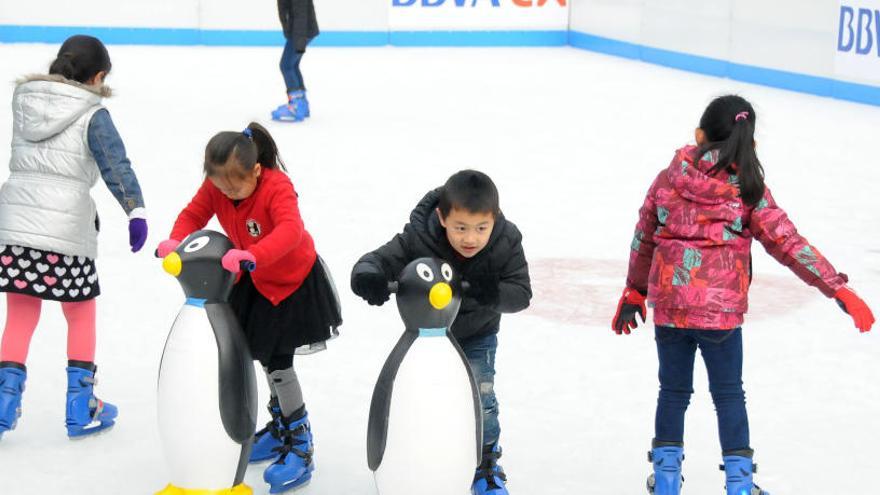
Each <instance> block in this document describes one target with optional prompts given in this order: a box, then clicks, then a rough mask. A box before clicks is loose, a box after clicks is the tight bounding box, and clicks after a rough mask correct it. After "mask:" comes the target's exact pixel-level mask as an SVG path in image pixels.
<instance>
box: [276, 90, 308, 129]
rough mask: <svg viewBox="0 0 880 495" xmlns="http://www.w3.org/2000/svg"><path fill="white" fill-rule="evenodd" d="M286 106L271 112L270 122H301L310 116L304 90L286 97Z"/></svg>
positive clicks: (293, 92)
mask: <svg viewBox="0 0 880 495" xmlns="http://www.w3.org/2000/svg"><path fill="white" fill-rule="evenodd" d="M287 97H288V102H287V104H286V105H281V106H279V107H278V108H276V109H275V110H273V111H272V120H276V121H279V122H302V121H303V120H305V119H306V118H308V117H309V116H310V115H311V111H310V110H309V100H307V99H306V92H305V91H304V90H300V91H292V92H290V93H289V94H288V95H287Z"/></svg>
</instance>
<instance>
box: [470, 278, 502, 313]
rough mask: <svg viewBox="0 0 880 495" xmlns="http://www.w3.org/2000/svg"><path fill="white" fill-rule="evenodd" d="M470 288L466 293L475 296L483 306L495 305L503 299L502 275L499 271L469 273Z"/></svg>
mask: <svg viewBox="0 0 880 495" xmlns="http://www.w3.org/2000/svg"><path fill="white" fill-rule="evenodd" d="M466 282H467V284H468V288H467V289H466V290H465V291H464V293H465V295H467V296H469V297H472V298H474V300H476V301H477V302H478V303H479V304H481V305H482V306H489V307H495V306H498V302H499V301H500V299H501V288H500V287H499V284H500V282H501V277H500V276H499V275H498V274H497V273H493V272H482V273H474V274H470V275H468V278H467V280H466Z"/></svg>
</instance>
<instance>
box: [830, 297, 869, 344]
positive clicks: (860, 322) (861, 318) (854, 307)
mask: <svg viewBox="0 0 880 495" xmlns="http://www.w3.org/2000/svg"><path fill="white" fill-rule="evenodd" d="M834 299H836V300H837V304H838V305H840V308H841V309H843V310H844V311H846V312H847V314H849V315H850V316H851V317H852V319H853V322H854V323H855V324H856V328H858V329H859V331H860V332H862V333H865V332H870V331H871V326H872V325H874V314H873V313H871V308H869V307H868V305H867V304H865V301H862V299H861V298H860V297H859V296H857V295H856V293H855V292H853V291H852V289H850V288H849V287H841V288H840V289H839V290H838V291H837V293H835V294H834Z"/></svg>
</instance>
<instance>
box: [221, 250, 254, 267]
mask: <svg viewBox="0 0 880 495" xmlns="http://www.w3.org/2000/svg"><path fill="white" fill-rule="evenodd" d="M242 262H244V263H246V265H245V266H247V267H248V271H252V270H253V268H252V267H256V264H257V258H255V257H254V255H253V253H251V252H250V251H245V250H241V249H230V250H229V251H227V252H226V254H224V255H223V259H222V260H220V264H222V265H223V268H224V269H226V270H227V271H230V272H232V273H238V272H240V271H241V264H242Z"/></svg>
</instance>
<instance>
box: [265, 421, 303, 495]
mask: <svg viewBox="0 0 880 495" xmlns="http://www.w3.org/2000/svg"><path fill="white" fill-rule="evenodd" d="M296 416H297V413H294V414H292V415H291V417H290V418H281V438H282V442H283V445H282V446H281V447H280V448H279V449H278V454H279V457H278V460H276V461H275V462H274V463H272V465H270V466H269V467H267V468H266V471H265V472H264V473H263V480H265V481H266V483H269V493H281V492H286V491H288V490H294V489H296V488H300V487H302V486H304V485H305V484H306V483H308V482H309V480H311V479H312V471H314V470H315V462H314V460H313V459H312V456H313V453H314V447H313V440H312V427H311V425H310V424H309V414H308V413H307V412H306V411H305V408H303V410H302V415H301V416H300V417H299V418H297V419H294V418H296Z"/></svg>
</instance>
